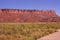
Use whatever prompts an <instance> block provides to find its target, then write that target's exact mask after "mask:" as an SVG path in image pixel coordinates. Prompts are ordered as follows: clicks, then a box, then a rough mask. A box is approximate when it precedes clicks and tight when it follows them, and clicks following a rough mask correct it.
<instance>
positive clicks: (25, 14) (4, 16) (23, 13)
mask: <svg viewBox="0 0 60 40" xmlns="http://www.w3.org/2000/svg"><path fill="white" fill-rule="evenodd" d="M0 22H60V17H59V16H58V15H56V12H55V11H54V10H19V9H0Z"/></svg>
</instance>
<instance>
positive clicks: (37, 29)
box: [0, 22, 60, 40]
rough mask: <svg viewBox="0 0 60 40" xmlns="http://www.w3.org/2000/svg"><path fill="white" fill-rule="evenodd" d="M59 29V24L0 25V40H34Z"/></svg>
mask: <svg viewBox="0 0 60 40" xmlns="http://www.w3.org/2000/svg"><path fill="white" fill-rule="evenodd" d="M57 29H60V23H58V22H56V23H55V22H51V23H26V24H25V23H0V40H36V39H37V38H40V37H43V36H45V35H48V34H50V33H53V32H56V31H57Z"/></svg>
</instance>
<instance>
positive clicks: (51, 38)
mask: <svg viewBox="0 0 60 40" xmlns="http://www.w3.org/2000/svg"><path fill="white" fill-rule="evenodd" d="M37 40H60V31H59V32H55V33H52V34H50V35H47V36H45V37H42V38H40V39H37Z"/></svg>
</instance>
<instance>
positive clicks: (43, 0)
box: [0, 0, 60, 15]
mask: <svg viewBox="0 0 60 40" xmlns="http://www.w3.org/2000/svg"><path fill="white" fill-rule="evenodd" d="M6 8H7V9H39V10H47V9H48V10H55V11H56V13H57V14H58V15H60V0H0V9H6Z"/></svg>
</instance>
